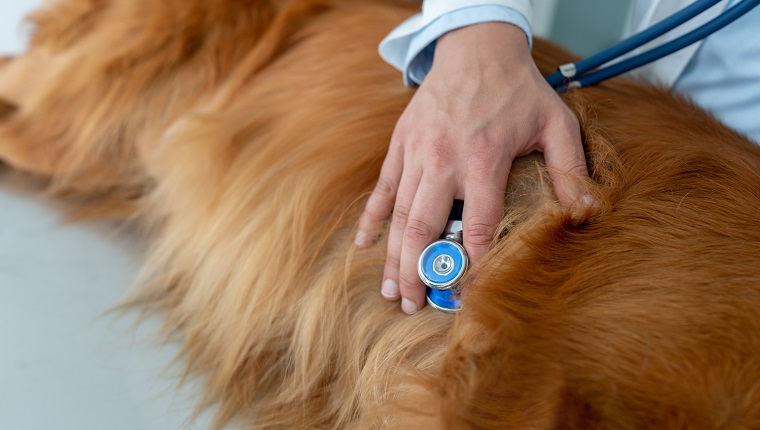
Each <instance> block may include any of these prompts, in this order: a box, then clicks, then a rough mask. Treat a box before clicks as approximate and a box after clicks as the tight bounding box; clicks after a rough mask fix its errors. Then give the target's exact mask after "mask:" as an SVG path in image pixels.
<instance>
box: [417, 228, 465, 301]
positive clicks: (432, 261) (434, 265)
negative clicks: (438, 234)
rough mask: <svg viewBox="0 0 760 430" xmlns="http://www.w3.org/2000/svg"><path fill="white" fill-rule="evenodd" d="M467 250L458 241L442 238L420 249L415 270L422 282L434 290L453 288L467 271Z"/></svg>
mask: <svg viewBox="0 0 760 430" xmlns="http://www.w3.org/2000/svg"><path fill="white" fill-rule="evenodd" d="M467 264H468V260H467V251H465V250H464V247H463V246H462V245H460V244H459V243H458V242H456V241H454V240H450V239H442V240H438V241H435V242H433V243H431V244H430V245H428V246H427V248H425V250H424V251H422V254H421V255H420V259H419V262H418V264H417V272H418V273H419V275H420V279H422V282H423V283H424V284H425V285H427V286H428V287H430V288H432V289H434V290H450V289H453V288H455V287H456V286H457V285H458V284H459V281H460V280H461V279H462V276H464V273H465V272H466V271H467Z"/></svg>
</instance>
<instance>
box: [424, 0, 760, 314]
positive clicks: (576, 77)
mask: <svg viewBox="0 0 760 430" xmlns="http://www.w3.org/2000/svg"><path fill="white" fill-rule="evenodd" d="M719 1H720V0H697V1H695V2H694V3H692V4H690V5H689V6H687V7H685V8H683V9H681V10H679V11H678V12H676V13H675V14H673V15H671V16H669V17H668V18H665V19H664V20H662V21H660V22H658V23H657V24H655V25H653V26H652V27H649V28H648V29H646V30H644V31H642V32H640V33H637V34H635V35H633V36H631V37H629V38H627V39H625V40H623V41H621V42H619V43H617V44H616V45H614V46H612V47H610V48H608V49H605V50H603V51H601V52H599V53H597V54H594V55H592V56H591V57H588V58H586V59H583V60H581V61H578V62H577V63H568V64H564V65H562V66H560V67H559V70H557V71H556V72H554V73H552V74H550V75H548V76H547V77H546V81H547V82H548V83H549V85H551V86H552V88H554V89H555V90H556V91H558V92H565V91H567V90H568V89H569V88H580V87H587V86H590V85H595V84H598V83H600V82H602V81H604V80H607V79H610V78H612V77H615V76H618V75H620V74H623V73H626V72H628V71H630V70H633V69H635V68H637V67H641V66H643V65H645V64H648V63H651V62H653V61H656V60H659V59H660V58H662V57H664V56H666V55H669V54H672V53H674V52H676V51H678V50H680V49H683V48H685V47H687V46H689V45H691V44H692V43H695V42H698V41H699V40H702V39H704V38H705V37H707V36H709V35H711V34H712V33H715V32H716V31H718V30H720V29H721V28H723V27H725V26H727V25H728V24H730V23H732V22H734V21H736V20H737V19H738V18H740V17H741V16H743V15H744V14H746V13H747V12H749V11H750V10H752V9H753V8H754V7H755V6H757V5H758V4H760V0H742V1H740V2H739V3H737V4H736V5H734V6H732V7H730V8H729V9H727V10H726V11H725V12H723V13H722V14H720V15H719V16H718V17H716V18H714V19H712V20H711V21H709V22H707V23H706V24H704V25H702V26H701V27H699V28H697V29H695V30H692V31H690V32H689V33H686V34H685V35H683V36H681V37H679V38H677V39H675V40H672V41H670V42H668V43H665V44H663V45H661V46H658V47H656V48H653V49H651V50H649V51H647V52H644V53H642V54H638V55H636V56H633V57H631V58H628V59H626V60H623V61H620V62H618V63H615V64H612V65H610V66H608V67H605V68H602V69H598V70H597V68H598V67H600V66H602V65H604V64H607V63H608V62H610V61H612V60H614V59H616V58H619V57H621V56H623V55H625V54H627V53H629V52H630V51H632V50H634V49H636V48H638V47H640V46H641V45H643V44H645V43H647V42H650V41H652V40H654V39H655V38H657V37H659V36H661V35H663V34H665V33H667V32H669V31H671V30H673V29H675V28H676V27H679V26H681V25H682V24H684V23H685V22H686V21H688V20H690V19H692V18H694V17H695V16H697V15H699V14H701V13H702V12H704V11H706V10H707V9H709V8H710V7H712V6H714V5H715V4H716V3H718V2H719ZM463 208H464V202H463V201H461V200H455V201H454V205H453V207H452V209H451V213H450V215H449V221H448V223H447V224H446V229H445V230H444V232H443V233H442V234H441V237H440V239H439V240H437V241H435V242H433V243H431V244H430V245H428V246H427V248H425V250H423V251H422V254H421V255H420V258H419V261H418V263H417V272H418V274H419V276H420V279H421V280H422V282H423V283H424V284H425V285H426V286H427V293H426V294H427V302H428V304H430V306H431V307H433V308H435V309H438V310H440V311H443V312H450V313H453V312H457V311H459V310H460V309H461V308H462V304H461V300H460V299H461V289H460V282H461V280H462V278H463V277H464V275H465V273H466V272H467V268H468V266H469V259H468V257H467V251H466V250H465V249H464V246H462V210H463Z"/></svg>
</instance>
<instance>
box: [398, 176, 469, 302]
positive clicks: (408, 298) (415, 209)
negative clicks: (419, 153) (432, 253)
mask: <svg viewBox="0 0 760 430" xmlns="http://www.w3.org/2000/svg"><path fill="white" fill-rule="evenodd" d="M431 176H436V175H427V176H426V175H423V180H422V182H421V183H420V187H419V189H418V190H417V194H416V195H415V197H414V204H413V205H412V210H411V212H410V213H409V218H408V220H407V223H406V228H405V229H404V237H403V245H402V248H401V265H400V271H399V287H400V289H401V297H402V299H401V309H402V310H403V311H404V312H406V313H407V314H413V313H415V312H417V311H419V310H420V309H422V307H423V306H425V286H424V284H423V283H422V280H420V277H419V274H418V273H417V261H418V260H419V258H420V254H422V251H423V250H424V249H425V247H427V246H428V245H430V244H431V243H432V242H433V241H435V240H436V239H438V238H439V237H440V236H441V232H443V230H444V228H446V222H447V220H448V215H449V212H450V211H451V205H452V202H453V201H454V192H453V191H454V189H455V187H454V186H453V184H450V183H449V181H446V180H444V179H443V178H440V177H433V178H431Z"/></svg>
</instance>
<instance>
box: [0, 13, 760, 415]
mask: <svg viewBox="0 0 760 430" xmlns="http://www.w3.org/2000/svg"><path fill="white" fill-rule="evenodd" d="M413 13H415V6H414V5H410V4H409V3H407V2H404V1H393V0H385V1H381V0H268V1H267V0H160V1H157V0H58V1H56V2H52V3H49V4H47V5H46V6H44V7H43V8H41V9H40V10H38V11H37V12H35V13H34V14H33V15H32V16H31V17H30V21H31V22H32V23H33V26H34V31H33V32H32V37H31V43H30V48H29V50H28V52H26V53H25V54H24V55H22V56H20V57H17V58H12V59H6V60H4V61H3V62H2V65H0V99H1V100H2V102H0V159H2V160H3V161H4V162H5V163H6V164H8V165H9V166H11V167H12V168H14V169H18V170H20V171H24V172H27V173H28V174H30V175H32V176H34V177H37V178H41V179H43V180H44V181H46V185H47V189H48V192H49V193H50V194H51V195H53V196H56V197H58V198H60V199H61V200H63V201H65V202H67V203H68V205H69V207H70V208H71V211H72V214H73V216H78V217H90V218H93V217H94V218H103V217H106V218H116V219H125V220H133V221H135V222H138V223H140V224H141V225H142V226H144V228H145V229H146V230H147V231H148V232H149V237H150V241H151V251H150V257H149V259H148V263H147V267H146V268H145V271H144V273H143V275H142V277H141V281H140V283H141V285H142V288H141V290H140V292H139V293H137V294H136V295H134V296H132V297H129V298H128V299H127V300H126V303H125V305H124V306H128V307H132V306H137V307H139V308H140V309H142V310H144V311H145V312H148V313H159V314H161V315H162V316H163V318H164V321H165V330H166V333H167V334H170V335H173V336H175V337H174V338H175V339H176V340H177V341H178V342H180V343H181V345H182V353H181V361H182V363H184V372H183V376H184V377H185V378H197V379H199V380H200V381H202V388H203V399H202V402H201V403H200V404H199V405H198V410H199V411H201V410H204V409H206V408H214V410H215V417H216V418H215V421H214V423H213V425H214V427H215V428H223V427H227V426H231V427H240V428H252V429H258V428H261V429H264V428H266V429H269V428H362V429H364V428H473V429H474V428H483V429H491V428H493V429H504V428H515V429H639V428H657V429H686V428H690V429H708V428H721V429H752V428H760V148H759V147H758V146H756V145H755V144H753V143H752V142H750V141H749V140H748V139H746V138H745V137H744V136H742V135H740V134H738V133H737V132H734V131H732V130H730V129H728V128H727V127H726V126H724V125H723V124H721V123H720V122H718V121H717V120H715V119H714V118H712V117H711V116H710V115H708V114H707V113H705V112H704V111H702V110H701V109H699V108H698V107H696V106H695V105H694V104H693V103H691V102H690V101H688V100H686V99H684V98H682V97H679V96H676V95H673V94H671V93H669V92H668V91H666V90H664V89H660V88H656V87H652V86H647V85H643V84H640V83H636V82H632V81H628V80H625V79H621V78H618V79H613V80H611V81H609V82H608V83H605V84H603V85H600V86H598V87H594V88H587V89H582V90H572V91H570V92H568V93H567V94H566V95H564V96H563V99H564V101H565V103H567V105H568V106H569V107H570V108H571V109H572V110H573V112H574V113H575V114H576V116H577V117H578V119H579V121H580V124H581V128H582V133H583V141H584V149H585V151H586V156H587V160H588V167H589V172H590V174H591V178H592V181H593V184H592V185H591V187H592V188H591V189H592V193H593V195H594V197H595V199H596V201H597V202H598V207H596V208H594V210H589V211H588V212H586V213H583V214H580V216H576V215H577V214H569V213H568V212H567V211H565V210H563V209H562V208H561V207H560V205H559V204H558V203H557V202H556V199H555V197H554V195H553V193H552V190H551V183H550V180H549V178H548V176H547V174H546V169H545V167H544V166H543V163H542V159H541V157H540V154H533V155H531V156H529V157H526V158H523V159H520V160H517V161H516V162H515V164H514V167H513V170H512V171H511V173H510V180H509V187H508V190H507V193H506V195H505V203H506V211H505V216H504V220H503V222H502V224H501V226H500V229H499V232H498V234H497V236H496V238H495V241H494V245H493V247H492V249H491V251H490V252H489V253H488V255H487V256H486V257H484V259H483V261H481V262H480V263H479V264H478V265H477V266H476V267H474V268H473V270H472V271H471V273H470V274H468V277H467V279H466V280H465V281H464V284H463V285H464V286H463V289H464V292H465V294H464V296H463V298H462V304H463V309H462V311H461V312H459V313H458V314H457V315H456V316H454V315H450V314H445V313H441V312H438V311H436V310H434V309H431V308H429V307H428V308H425V309H423V310H422V311H421V312H418V313H417V314H415V315H413V316H406V315H404V314H403V313H402V312H401V311H400V310H399V309H398V306H397V305H395V304H391V303H387V302H386V301H385V300H384V299H383V298H382V297H381V295H380V293H379V285H380V281H381V276H382V270H383V263H384V260H385V249H386V243H385V239H384V238H385V235H383V236H382V237H381V240H380V242H379V243H378V244H377V245H375V246H372V247H369V248H367V249H358V248H356V247H355V246H354V245H353V235H354V234H355V228H356V223H357V220H358V217H359V215H360V213H361V210H362V208H363V205H364V202H365V201H366V198H367V197H368V195H369V192H370V191H371V190H372V187H373V186H374V184H375V181H376V180H377V177H378V174H379V170H380V166H381V164H382V161H383V159H384V156H385V152H386V150H387V146H388V142H389V140H390V137H391V134H392V132H393V127H394V125H395V122H396V120H397V119H398V117H399V116H400V114H401V112H402V111H403V109H404V107H405V106H406V104H407V103H408V101H409V99H410V97H411V95H412V93H413V91H412V90H410V89H407V88H404V87H403V85H401V84H400V79H399V77H398V75H397V73H396V72H395V71H394V70H392V69H391V68H390V67H388V66H386V65H384V64H383V63H382V62H381V60H380V59H379V58H378V56H377V54H376V46H377V43H378V42H379V41H380V40H381V38H382V37H383V36H384V35H385V34H387V32H388V31H389V30H390V29H391V28H393V27H394V26H395V25H397V24H398V23H400V22H401V21H402V20H403V19H405V18H406V17H408V16H410V15H411V14H413ZM534 59H535V61H536V64H537V66H538V67H539V69H540V70H541V71H542V72H543V73H545V74H546V73H548V72H550V71H551V70H552V69H553V68H554V67H556V65H558V64H563V63H566V62H568V61H570V60H572V56H570V55H569V54H568V53H566V52H564V51H563V50H561V49H560V48H558V47H556V46H553V45H551V44H548V43H546V42H542V41H536V43H535V47H534ZM505 120H507V119H505ZM443 203H444V202H442V204H443ZM386 233H387V231H386Z"/></svg>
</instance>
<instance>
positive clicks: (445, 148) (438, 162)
mask: <svg viewBox="0 0 760 430" xmlns="http://www.w3.org/2000/svg"><path fill="white" fill-rule="evenodd" d="M427 158H428V162H429V163H430V166H431V167H432V168H435V169H444V168H446V167H448V166H450V165H451V162H452V160H453V150H452V148H451V145H449V143H448V142H447V141H445V140H443V139H438V140H434V141H433V143H432V144H431V145H430V153H429V154H428V157H427Z"/></svg>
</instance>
